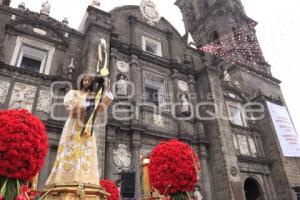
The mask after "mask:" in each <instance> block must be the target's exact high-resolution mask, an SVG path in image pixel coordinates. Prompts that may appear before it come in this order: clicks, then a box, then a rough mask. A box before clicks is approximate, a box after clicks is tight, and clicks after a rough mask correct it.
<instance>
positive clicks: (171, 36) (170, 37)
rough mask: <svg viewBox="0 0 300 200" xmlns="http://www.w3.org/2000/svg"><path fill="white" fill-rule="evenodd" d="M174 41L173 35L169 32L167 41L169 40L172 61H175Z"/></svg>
mask: <svg viewBox="0 0 300 200" xmlns="http://www.w3.org/2000/svg"><path fill="white" fill-rule="evenodd" d="M172 39H173V33H172V32H169V31H168V32H167V40H168V49H169V58H170V60H175V55H174V49H173V45H172Z"/></svg>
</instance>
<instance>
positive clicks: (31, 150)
mask: <svg viewBox="0 0 300 200" xmlns="http://www.w3.org/2000/svg"><path fill="white" fill-rule="evenodd" d="M47 150H48V143H47V134H46V128H45V126H44V124H43V123H42V122H41V121H40V120H39V119H38V118H37V117H35V116H33V115H32V114H31V113H30V112H29V111H27V110H25V109H22V110H3V111H0V166H1V167H0V189H1V191H0V200H1V198H3V197H4V199H6V200H10V199H12V198H13V197H16V196H17V195H19V194H21V193H22V191H21V186H20V185H21V184H20V183H26V182H28V181H30V180H31V179H32V178H33V177H34V176H35V175H36V174H37V173H38V172H39V171H40V170H41V168H42V166H43V164H44V159H45V157H46V155H47ZM1 196H2V197H1ZM16 199H17V198H16ZM18 199H20V197H18Z"/></svg>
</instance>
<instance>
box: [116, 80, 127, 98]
mask: <svg viewBox="0 0 300 200" xmlns="http://www.w3.org/2000/svg"><path fill="white" fill-rule="evenodd" d="M116 94H117V95H121V96H126V95H127V81H126V79H125V76H124V75H121V76H120V78H119V80H118V82H117V89H116Z"/></svg>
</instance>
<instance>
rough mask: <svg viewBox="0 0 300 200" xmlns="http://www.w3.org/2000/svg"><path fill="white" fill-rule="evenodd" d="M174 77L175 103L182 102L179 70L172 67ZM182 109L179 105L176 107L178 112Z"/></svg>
mask: <svg viewBox="0 0 300 200" xmlns="http://www.w3.org/2000/svg"><path fill="white" fill-rule="evenodd" d="M171 78H172V79H173V85H174V103H178V102H180V97H179V88H178V70H177V69H172V76H171ZM179 111H180V109H179V106H177V107H176V114H178V113H179Z"/></svg>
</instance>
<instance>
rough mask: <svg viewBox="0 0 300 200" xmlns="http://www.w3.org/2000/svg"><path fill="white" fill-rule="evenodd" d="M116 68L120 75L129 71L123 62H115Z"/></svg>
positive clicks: (126, 64) (127, 65) (127, 64)
mask: <svg viewBox="0 0 300 200" xmlns="http://www.w3.org/2000/svg"><path fill="white" fill-rule="evenodd" d="M116 66H117V69H118V71H119V72H121V73H127V72H128V71H129V63H127V62H125V61H122V60H117V63H116Z"/></svg>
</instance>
